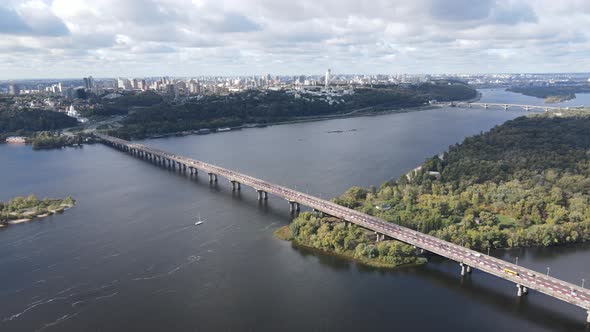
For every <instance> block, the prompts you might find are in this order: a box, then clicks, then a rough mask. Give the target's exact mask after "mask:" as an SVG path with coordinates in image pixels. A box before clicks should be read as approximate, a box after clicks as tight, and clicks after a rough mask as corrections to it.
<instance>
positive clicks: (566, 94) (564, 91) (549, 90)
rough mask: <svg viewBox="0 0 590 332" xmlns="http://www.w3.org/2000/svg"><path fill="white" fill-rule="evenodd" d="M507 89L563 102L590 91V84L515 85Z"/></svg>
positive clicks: (546, 99) (547, 101)
mask: <svg viewBox="0 0 590 332" xmlns="http://www.w3.org/2000/svg"><path fill="white" fill-rule="evenodd" d="M506 91H510V92H516V93H521V94H523V95H525V96H531V97H537V98H543V99H545V103H547V104H551V103H561V102H564V101H568V100H571V99H575V98H576V93H590V84H577V85H543V86H529V85H526V86H514V87H511V88H508V89H506Z"/></svg>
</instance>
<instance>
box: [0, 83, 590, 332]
mask: <svg viewBox="0 0 590 332" xmlns="http://www.w3.org/2000/svg"><path fill="white" fill-rule="evenodd" d="M499 95H500V96H503V97H502V98H503V99H502V102H507V103H512V102H521V101H522V100H523V99H522V98H521V97H522V96H521V95H515V94H513V93H508V92H503V91H500V90H483V97H482V101H488V102H491V101H492V99H493V100H496V99H498V98H499ZM526 98H530V97H526ZM533 99H534V98H533ZM524 100H527V99H524ZM526 102H527V103H528V102H529V101H526ZM522 114H523V113H522V112H521V111H516V110H514V111H508V112H506V111H503V110H480V109H469V110H466V109H457V108H448V109H437V110H428V111H421V112H412V113H403V114H389V115H383V116H374V117H359V118H347V119H336V120H329V121H319V122H308V123H298V124H289V125H280V126H269V127H266V128H256V129H247V130H242V131H235V132H228V133H223V134H211V135H205V136H186V137H172V138H166V139H156V140H146V141H143V142H142V143H144V144H148V145H150V146H154V147H158V148H161V149H165V150H168V151H173V152H176V153H179V154H182V155H186V156H191V157H194V158H198V159H201V160H205V161H209V162H212V163H216V164H219V165H221V166H225V167H228V168H232V169H236V170H239V171H241V172H244V173H247V174H250V175H253V176H257V177H260V178H263V179H266V180H270V181H273V182H275V183H278V184H282V185H286V186H290V187H293V188H297V189H299V190H301V191H306V192H309V193H310V194H316V195H318V196H321V197H324V198H326V197H333V196H335V195H338V194H340V193H342V192H343V191H345V190H346V189H348V188H349V187H351V186H369V185H376V186H378V185H379V184H380V183H381V182H383V181H385V180H388V179H390V178H392V177H399V176H400V175H402V174H404V173H405V172H407V171H408V170H410V169H412V168H414V167H416V166H417V165H418V164H420V163H421V162H422V161H423V160H424V159H425V158H426V157H429V156H432V155H434V154H437V153H439V152H441V151H444V150H445V149H446V148H447V147H448V146H449V145H451V144H454V143H457V142H460V141H461V140H462V139H463V138H464V137H466V136H469V135H473V134H476V133H479V132H481V131H485V130H488V129H490V128H491V127H493V126H495V125H497V124H500V123H502V122H504V121H506V120H509V119H512V118H514V117H517V116H519V115H522ZM352 129H354V131H347V130H352ZM333 130H343V131H344V132H342V133H328V132H329V131H333ZM30 193H35V194H36V195H38V196H40V197H45V196H50V197H65V196H67V195H72V196H73V197H74V198H75V199H77V201H78V204H77V205H76V206H75V207H74V208H73V209H71V210H68V211H66V212H65V213H64V214H62V215H55V216H51V217H49V218H46V219H43V220H41V221H35V222H30V223H26V224H19V225H12V226H9V227H6V228H4V229H0V331H132V330H133V331H173V330H176V331H277V330H284V331H297V330H299V331H307V330H331V331H356V330H365V329H369V328H371V329H396V330H401V331H410V330H411V331H433V330H440V331H472V330H478V331H512V330H515V331H516V330H518V331H588V328H587V327H585V324H584V321H585V317H586V313H585V312H583V311H582V310H580V309H579V308H576V307H573V306H570V305H568V304H565V303H562V302H560V301H557V300H553V299H551V298H549V297H547V296H544V295H541V294H538V293H536V292H531V293H530V294H529V295H528V296H527V297H523V298H518V297H517V296H516V287H515V285H513V284H510V283H508V282H506V281H503V280H500V279H498V278H495V277H492V276H490V275H487V274H485V273H481V272H479V271H474V272H473V273H472V274H471V275H468V276H467V277H465V278H463V279H462V278H461V277H460V275H459V266H458V265H457V264H456V263H454V262H450V261H447V260H444V259H437V258H433V259H431V261H430V263H429V264H427V265H425V266H421V267H411V268H400V269H396V270H380V269H373V268H368V267H365V266H362V265H357V264H355V263H351V262H348V261H346V260H342V259H340V258H335V257H331V256H325V255H321V254H316V253H311V252H308V251H305V250H299V249H294V248H292V247H291V245H290V243H288V242H284V241H281V240H278V239H276V238H275V237H274V236H273V231H274V230H275V229H276V228H278V227H280V226H282V225H286V224H288V223H289V221H290V215H289V209H288V204H287V202H285V201H284V200H281V199H278V198H275V197H271V198H270V199H269V201H268V203H266V204H259V203H258V202H257V201H256V193H255V191H253V190H252V189H251V188H247V187H243V188H242V191H241V192H239V193H232V191H231V186H230V185H229V184H228V183H226V182H225V181H224V180H223V179H221V180H220V182H219V183H218V184H217V186H213V187H212V186H210V185H209V183H208V181H207V180H206V177H204V176H202V175H199V177H197V179H189V177H187V176H184V175H179V174H177V173H173V172H169V171H166V170H164V169H162V168H159V167H157V166H154V165H151V164H149V163H146V162H143V161H141V160H138V159H135V158H132V157H130V156H129V155H126V154H123V153H121V152H118V151H116V150H113V149H111V148H108V147H106V146H103V145H100V144H96V145H87V146H84V147H83V148H67V149H63V150H52V151H32V150H31V149H30V147H26V146H14V145H0V200H7V199H9V198H11V197H13V196H16V195H28V194H30ZM199 215H200V216H201V217H202V218H203V219H205V222H204V224H202V225H200V226H194V222H195V218H196V217H197V216H199ZM492 254H493V255H495V256H498V257H502V258H505V259H508V260H515V259H516V257H517V256H518V257H519V264H521V265H524V266H526V267H529V268H533V269H536V270H538V271H541V272H545V271H546V268H547V267H550V269H551V270H550V273H551V274H552V275H554V276H556V277H560V278H563V279H565V280H568V281H571V282H575V283H579V282H580V280H581V278H584V277H585V278H586V279H587V280H590V264H588V262H589V259H590V246H588V245H578V246H571V247H566V248H550V249H523V250H511V251H503V250H498V251H495V252H492Z"/></svg>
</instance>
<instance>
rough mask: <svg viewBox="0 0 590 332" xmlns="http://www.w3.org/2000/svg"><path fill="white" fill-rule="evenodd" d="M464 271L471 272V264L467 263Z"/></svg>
mask: <svg viewBox="0 0 590 332" xmlns="http://www.w3.org/2000/svg"><path fill="white" fill-rule="evenodd" d="M465 271H466V272H467V273H471V266H469V265H467V268H466V269H465Z"/></svg>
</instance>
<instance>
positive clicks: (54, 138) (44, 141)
mask: <svg viewBox="0 0 590 332" xmlns="http://www.w3.org/2000/svg"><path fill="white" fill-rule="evenodd" d="M85 138H86V137H85V135H82V134H77V135H72V136H65V135H60V134H57V133H52V132H49V131H42V132H38V133H35V134H33V135H31V136H30V137H29V138H27V142H28V143H30V144H31V145H32V147H33V149H35V150H40V149H57V148H62V147H64V146H71V145H81V144H82V143H84V140H85Z"/></svg>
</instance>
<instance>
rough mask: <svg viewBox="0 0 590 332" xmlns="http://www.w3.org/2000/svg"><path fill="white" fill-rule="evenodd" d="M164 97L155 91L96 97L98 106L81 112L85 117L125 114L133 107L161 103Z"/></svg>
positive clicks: (94, 101)
mask: <svg viewBox="0 0 590 332" xmlns="http://www.w3.org/2000/svg"><path fill="white" fill-rule="evenodd" d="M163 101H164V98H162V96H160V95H159V94H157V93H156V92H154V91H146V92H143V93H130V94H126V95H123V96H121V97H118V98H113V99H107V98H100V97H96V98H93V100H92V103H93V104H94V105H96V107H92V108H83V109H81V110H80V113H81V114H82V115H83V116H85V117H90V118H92V117H97V116H112V115H125V114H127V113H129V110H132V109H133V108H141V107H150V106H154V105H159V104H161V103H162V102H163Z"/></svg>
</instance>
